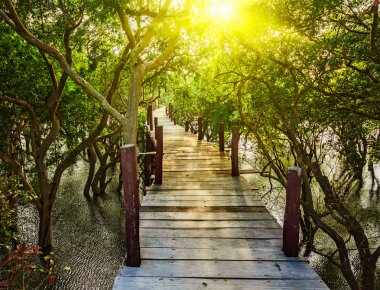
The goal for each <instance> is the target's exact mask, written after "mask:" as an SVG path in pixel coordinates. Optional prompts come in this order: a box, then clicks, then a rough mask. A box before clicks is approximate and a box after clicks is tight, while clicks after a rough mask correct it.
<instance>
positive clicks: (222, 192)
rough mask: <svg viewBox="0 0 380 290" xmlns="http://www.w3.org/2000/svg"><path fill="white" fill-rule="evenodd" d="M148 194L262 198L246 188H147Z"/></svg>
mask: <svg viewBox="0 0 380 290" xmlns="http://www.w3.org/2000/svg"><path fill="white" fill-rule="evenodd" d="M147 192H148V195H147V196H152V197H154V196H171V195H173V196H188V195H189V196H229V197H233V196H236V197H242V196H247V197H252V198H255V199H256V200H260V199H258V198H256V197H255V196H254V195H253V190H244V189H229V190H226V189H181V190H178V189H177V190H176V189H172V190H162V191H154V190H147Z"/></svg>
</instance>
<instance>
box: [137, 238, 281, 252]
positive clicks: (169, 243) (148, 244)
mask: <svg viewBox="0 0 380 290" xmlns="http://www.w3.org/2000/svg"><path fill="white" fill-rule="evenodd" d="M140 244H141V247H144V248H179V249H218V248H221V249H225V250H226V251H228V250H229V249H230V248H234V249H236V248H245V249H254V250H262V251H267V250H268V249H271V248H275V249H281V246H282V239H261V238H258V239H240V238H232V239H229V238H167V237H164V238H152V237H150V238H147V237H141V238H140Z"/></svg>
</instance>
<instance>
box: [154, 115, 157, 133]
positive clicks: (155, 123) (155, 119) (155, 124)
mask: <svg viewBox="0 0 380 290" xmlns="http://www.w3.org/2000/svg"><path fill="white" fill-rule="evenodd" d="M157 126H158V117H154V132H156V127H157Z"/></svg>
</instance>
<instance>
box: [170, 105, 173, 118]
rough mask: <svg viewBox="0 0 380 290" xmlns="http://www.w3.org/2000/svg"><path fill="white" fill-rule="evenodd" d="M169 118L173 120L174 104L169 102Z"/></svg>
mask: <svg viewBox="0 0 380 290" xmlns="http://www.w3.org/2000/svg"><path fill="white" fill-rule="evenodd" d="M169 118H170V121H173V105H172V104H169Z"/></svg>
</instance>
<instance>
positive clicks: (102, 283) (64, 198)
mask: <svg viewBox="0 0 380 290" xmlns="http://www.w3.org/2000/svg"><path fill="white" fill-rule="evenodd" d="M86 175H87V169H86V167H85V166H83V165H79V166H76V167H75V168H73V169H72V170H71V171H70V170H69V171H68V172H66V174H65V176H64V178H63V180H62V186H61V188H60V192H59V195H58V197H57V203H56V205H55V209H54V213H53V251H54V254H55V257H56V263H57V268H58V281H57V283H56V285H55V287H54V289H68V290H71V289H72V290H77V289H102V290H103V289H112V285H113V280H114V278H115V276H116V272H117V271H118V269H119V268H120V266H121V264H122V261H123V256H124V251H125V250H124V243H123V241H124V226H123V224H124V210H123V207H122V205H121V203H120V202H119V199H118V197H117V196H116V194H115V193H114V192H116V190H115V188H112V186H110V187H109V189H108V193H107V196H105V198H104V199H100V198H99V199H97V200H93V199H92V198H91V199H86V198H85V197H84V196H83V193H82V191H83V187H84V182H85V180H86ZM20 218H22V219H23V220H24V221H25V220H27V221H28V222H27V223H26V224H24V226H23V229H22V232H23V235H26V237H27V238H28V240H32V241H35V240H36V239H37V237H36V234H35V231H36V227H37V223H38V220H37V217H36V212H35V210H34V209H33V208H27V209H25V210H24V211H23V213H22V216H21V217H20ZM65 267H66V269H67V268H69V270H64V269H65Z"/></svg>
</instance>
